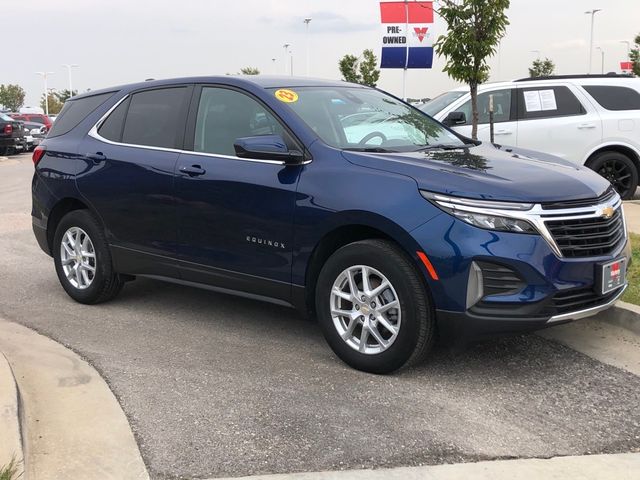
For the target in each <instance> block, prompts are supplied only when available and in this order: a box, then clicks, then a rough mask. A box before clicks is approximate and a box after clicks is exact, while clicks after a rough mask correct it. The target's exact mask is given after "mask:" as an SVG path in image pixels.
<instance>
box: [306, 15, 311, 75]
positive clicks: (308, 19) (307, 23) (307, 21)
mask: <svg viewBox="0 0 640 480" xmlns="http://www.w3.org/2000/svg"><path fill="white" fill-rule="evenodd" d="M310 23H311V17H307V18H305V19H304V24H305V25H306V26H307V77H308V76H309V24H310Z"/></svg>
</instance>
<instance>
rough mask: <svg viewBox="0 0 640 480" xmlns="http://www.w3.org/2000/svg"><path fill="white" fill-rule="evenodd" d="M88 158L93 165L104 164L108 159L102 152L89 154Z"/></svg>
mask: <svg viewBox="0 0 640 480" xmlns="http://www.w3.org/2000/svg"><path fill="white" fill-rule="evenodd" d="M86 157H87V158H88V159H89V160H93V163H100V162H104V161H105V160H106V159H107V157H106V156H105V155H104V154H103V153H102V152H96V153H87V155H86Z"/></svg>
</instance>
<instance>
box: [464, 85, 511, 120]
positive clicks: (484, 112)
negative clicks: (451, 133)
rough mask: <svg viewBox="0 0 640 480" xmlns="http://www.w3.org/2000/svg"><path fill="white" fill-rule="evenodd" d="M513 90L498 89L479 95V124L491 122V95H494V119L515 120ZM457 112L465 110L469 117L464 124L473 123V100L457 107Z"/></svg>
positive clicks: (466, 115)
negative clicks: (512, 99) (512, 101)
mask: <svg viewBox="0 0 640 480" xmlns="http://www.w3.org/2000/svg"><path fill="white" fill-rule="evenodd" d="M511 92H512V90H511V89H510V88H509V89H506V90H496V91H493V92H485V93H481V94H480V95H478V124H484V123H489V96H490V95H493V121H494V122H495V123H500V122H509V121H512V120H515V118H512V115H511V96H512V93H511ZM455 111H456V112H463V113H464V114H465V117H466V119H467V123H465V124H464V125H471V122H472V120H473V116H472V114H471V100H469V101H468V102H466V103H464V104H463V105H461V106H460V107H459V108H456V110H455Z"/></svg>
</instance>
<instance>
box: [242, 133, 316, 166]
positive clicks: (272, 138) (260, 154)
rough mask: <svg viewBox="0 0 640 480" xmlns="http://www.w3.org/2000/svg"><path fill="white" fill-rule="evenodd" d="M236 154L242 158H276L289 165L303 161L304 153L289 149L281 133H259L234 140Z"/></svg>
mask: <svg viewBox="0 0 640 480" xmlns="http://www.w3.org/2000/svg"><path fill="white" fill-rule="evenodd" d="M233 148H234V149H235V151H236V155H237V156H238V157H240V158H255V159H257V160H275V161H280V162H284V163H286V164H288V165H293V164H298V163H302V161H303V160H304V155H303V153H302V152H301V151H299V150H289V147H287V144H286V143H285V141H284V139H283V138H282V137H281V136H280V135H259V136H256V137H242V138H237V139H236V141H235V142H233Z"/></svg>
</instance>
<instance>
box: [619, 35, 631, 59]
mask: <svg viewBox="0 0 640 480" xmlns="http://www.w3.org/2000/svg"><path fill="white" fill-rule="evenodd" d="M620 43H626V44H627V62H630V61H631V42H630V41H629V40H620Z"/></svg>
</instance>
